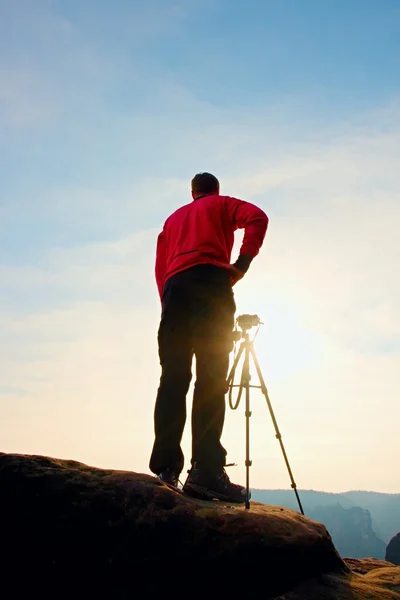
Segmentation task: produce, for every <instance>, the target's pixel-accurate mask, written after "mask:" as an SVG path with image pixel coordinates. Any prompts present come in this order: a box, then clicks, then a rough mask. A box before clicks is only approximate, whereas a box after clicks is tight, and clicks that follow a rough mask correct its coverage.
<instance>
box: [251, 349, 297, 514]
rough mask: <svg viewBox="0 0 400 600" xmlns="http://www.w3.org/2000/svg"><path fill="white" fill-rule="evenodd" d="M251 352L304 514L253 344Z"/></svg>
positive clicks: (292, 485) (292, 484)
mask: <svg viewBox="0 0 400 600" xmlns="http://www.w3.org/2000/svg"><path fill="white" fill-rule="evenodd" d="M250 352H251V355H252V357H253V361H254V365H255V367H256V371H257V375H258V379H259V381H260V387H261V391H262V393H263V394H264V396H265V399H266V401H267V405H268V408H269V412H270V414H271V418H272V422H273V424H274V428H275V433H276V438H277V439H278V441H279V444H280V446H281V450H282V454H283V458H284V460H285V463H286V467H287V470H288V472H289V477H290V481H291V487H292V488H293V490H294V493H295V495H296V498H297V502H298V504H299V507H300V512H301V514H302V515H304V511H303V507H302V505H301V502H300V498H299V494H298V492H297V487H296V484H295V481H294V478H293V474H292V470H291V468H290V465H289V461H288V458H287V455H286V451H285V447H284V445H283V442H282V436H281V433H280V431H279V428H278V423H277V422H276V419H275V415H274V411H273V409H272V405H271V401H270V399H269V395H268V390H267V386H266V385H265V381H264V378H263V376H262V373H261V368H260V365H259V362H258V360H257V356H256V353H255V351H254V347H253V346H251V349H250Z"/></svg>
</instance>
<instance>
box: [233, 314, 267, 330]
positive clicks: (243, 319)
mask: <svg viewBox="0 0 400 600" xmlns="http://www.w3.org/2000/svg"><path fill="white" fill-rule="evenodd" d="M236 322H237V324H238V326H239V327H240V329H242V330H243V331H246V330H248V329H251V328H252V327H257V325H260V324H261V320H260V317H259V316H258V315H240V316H239V317H238V318H237V319H236Z"/></svg>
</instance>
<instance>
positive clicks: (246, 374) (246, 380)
mask: <svg viewBox="0 0 400 600" xmlns="http://www.w3.org/2000/svg"><path fill="white" fill-rule="evenodd" d="M242 383H243V386H244V388H245V390H246V395H245V406H246V407H245V417H246V462H245V465H246V509H249V508H250V499H249V496H250V493H249V488H250V467H251V460H250V417H251V411H250V351H249V347H248V345H246V351H245V354H244V362H243V374H242Z"/></svg>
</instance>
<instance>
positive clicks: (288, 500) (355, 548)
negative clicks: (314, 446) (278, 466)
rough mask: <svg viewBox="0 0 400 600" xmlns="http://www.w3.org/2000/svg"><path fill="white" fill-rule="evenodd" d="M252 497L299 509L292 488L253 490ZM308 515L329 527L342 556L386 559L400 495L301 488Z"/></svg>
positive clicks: (399, 518) (399, 524)
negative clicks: (337, 492)
mask: <svg viewBox="0 0 400 600" xmlns="http://www.w3.org/2000/svg"><path fill="white" fill-rule="evenodd" d="M251 494H252V499H253V500H255V501H256V502H262V503H265V504H275V505H279V506H284V507H287V508H292V509H294V510H299V505H298V503H297V499H296V496H295V494H294V492H293V490H261V489H252V491H251ZM298 494H299V497H300V501H301V504H302V506H303V509H304V512H305V514H306V516H308V517H310V518H311V519H314V520H317V521H320V522H321V523H323V524H324V525H325V526H326V527H327V529H328V530H329V532H330V534H331V536H332V539H333V541H334V543H335V545H336V547H337V549H338V551H339V553H340V554H341V555H342V556H353V557H356V558H364V557H368V556H374V557H375V558H384V557H385V551H386V546H387V544H388V543H389V541H390V540H391V539H392V537H393V536H394V535H395V534H396V533H398V531H399V528H400V494H381V493H377V492H365V491H349V492H345V493H340V494H334V493H329V492H320V491H315V490H298Z"/></svg>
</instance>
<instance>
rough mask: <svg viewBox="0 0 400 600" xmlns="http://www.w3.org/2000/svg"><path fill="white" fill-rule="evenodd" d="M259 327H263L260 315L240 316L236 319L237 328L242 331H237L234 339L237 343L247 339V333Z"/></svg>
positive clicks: (234, 333)
mask: <svg viewBox="0 0 400 600" xmlns="http://www.w3.org/2000/svg"><path fill="white" fill-rule="evenodd" d="M257 325H262V322H261V319H260V317H259V316H258V315H247V314H246V315H240V316H239V317H238V318H237V319H236V327H239V329H241V330H242V331H238V330H237V329H236V330H235V331H234V332H233V339H234V341H235V342H238V341H239V340H240V338H246V337H247V332H248V330H249V329H251V328H252V327H257Z"/></svg>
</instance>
